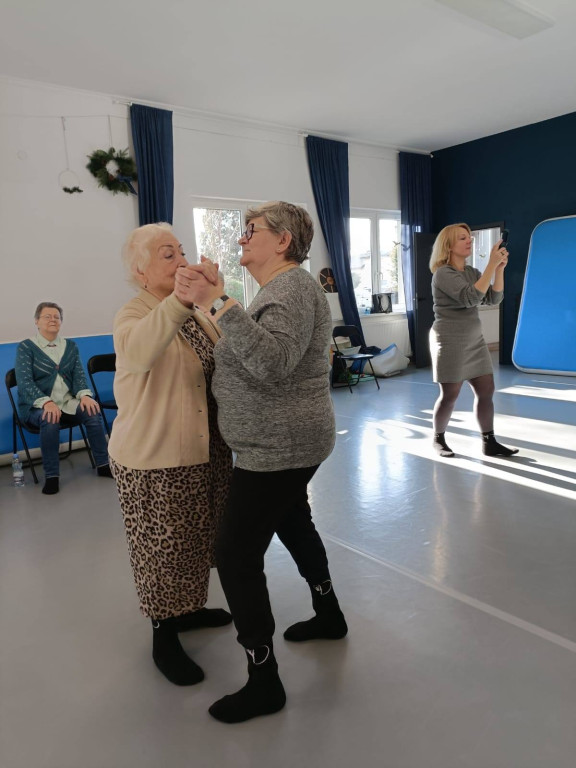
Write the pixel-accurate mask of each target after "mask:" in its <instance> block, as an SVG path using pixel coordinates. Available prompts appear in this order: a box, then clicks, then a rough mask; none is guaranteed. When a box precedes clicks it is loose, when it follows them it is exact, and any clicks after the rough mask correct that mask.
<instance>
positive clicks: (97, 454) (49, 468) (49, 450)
mask: <svg viewBox="0 0 576 768" xmlns="http://www.w3.org/2000/svg"><path fill="white" fill-rule="evenodd" d="M43 414H44V411H43V409H42V408H32V410H31V411H30V414H29V416H28V419H27V421H26V424H27V425H30V426H31V427H34V428H35V429H39V430H40V449H41V450H42V466H43V467H44V475H45V476H46V477H58V476H59V475H60V457H59V455H58V454H59V451H60V425H63V426H65V427H70V426H76V425H78V424H82V425H83V426H84V427H85V428H86V434H87V436H88V442H89V443H90V448H91V449H92V454H93V456H94V461H95V462H96V466H97V467H102V466H104V465H105V464H108V443H107V441H106V433H105V432H104V423H103V421H102V416H101V415H100V414H99V413H97V414H96V415H95V416H90V414H89V413H88V411H83V410H82V409H81V408H80V406H78V408H77V409H76V414H75V415H74V416H72V415H70V414H69V413H62V416H61V417H60V424H53V423H49V422H48V421H46V419H42V416H43Z"/></svg>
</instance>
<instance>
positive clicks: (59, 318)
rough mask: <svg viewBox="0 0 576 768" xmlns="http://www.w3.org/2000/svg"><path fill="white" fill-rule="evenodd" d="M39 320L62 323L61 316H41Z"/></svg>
mask: <svg viewBox="0 0 576 768" xmlns="http://www.w3.org/2000/svg"><path fill="white" fill-rule="evenodd" d="M38 320H56V322H58V323H61V322H62V318H61V317H60V315H40V317H39V318H38Z"/></svg>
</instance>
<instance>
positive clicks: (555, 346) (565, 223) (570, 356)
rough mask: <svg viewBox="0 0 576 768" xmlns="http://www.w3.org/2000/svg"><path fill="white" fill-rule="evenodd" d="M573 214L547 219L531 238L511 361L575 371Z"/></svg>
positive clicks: (532, 369)
mask: <svg viewBox="0 0 576 768" xmlns="http://www.w3.org/2000/svg"><path fill="white" fill-rule="evenodd" d="M575 288H576V216H565V217H563V218H559V219H547V220H546V221H542V222H541V223H540V224H538V226H537V227H535V229H534V231H533V232H532V237H531V238H530V250H529V252H528V263H527V265H526V275H525V277H524V290H523V292H522V303H521V305H520V314H519V317H518V325H517V327H516V337H515V339H514V348H513V350H512V362H513V363H514V365H515V366H516V367H517V368H518V369H519V370H521V371H527V372H529V373H554V374H562V375H565V376H576V290H575Z"/></svg>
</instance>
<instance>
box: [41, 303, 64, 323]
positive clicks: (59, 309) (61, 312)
mask: <svg viewBox="0 0 576 768" xmlns="http://www.w3.org/2000/svg"><path fill="white" fill-rule="evenodd" d="M47 307H48V308H50V309H57V310H58V312H60V320H64V311H63V309H62V307H59V306H58V304H56V303H55V302H53V301H43V302H41V303H40V304H38V306H37V307H36V312H34V320H39V319H40V315H41V314H42V310H44V309H46V308H47Z"/></svg>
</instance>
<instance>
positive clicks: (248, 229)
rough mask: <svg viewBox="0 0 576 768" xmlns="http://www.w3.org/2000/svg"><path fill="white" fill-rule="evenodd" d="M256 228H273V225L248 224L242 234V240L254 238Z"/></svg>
mask: <svg viewBox="0 0 576 768" xmlns="http://www.w3.org/2000/svg"><path fill="white" fill-rule="evenodd" d="M255 229H272V227H261V226H260V225H259V224H258V225H256V224H248V226H247V227H246V229H245V230H244V232H242V234H241V235H240V240H242V239H244V240H248V241H249V240H252V235H253V234H254V230H255Z"/></svg>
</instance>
